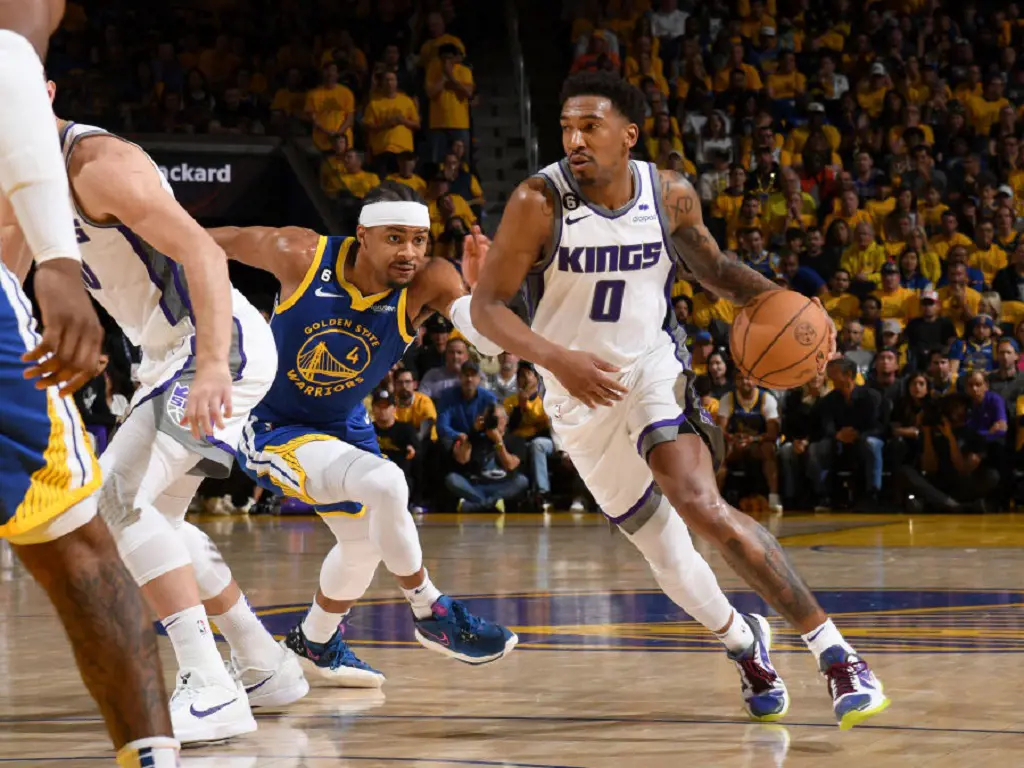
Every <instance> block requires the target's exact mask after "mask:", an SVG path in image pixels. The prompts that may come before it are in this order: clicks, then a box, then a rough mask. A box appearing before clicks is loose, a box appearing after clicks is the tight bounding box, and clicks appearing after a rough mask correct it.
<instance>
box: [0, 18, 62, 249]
mask: <svg viewBox="0 0 1024 768" xmlns="http://www.w3.org/2000/svg"><path fill="white" fill-rule="evenodd" d="M0 104H3V109H0V192H3V194H4V195H6V196H7V198H8V199H9V200H10V201H11V206H12V207H13V208H14V213H15V215H16V216H17V218H18V223H19V224H20V225H21V229H22V231H23V232H24V233H25V240H26V242H27V243H28V246H29V249H30V250H31V251H32V255H33V257H35V258H36V259H39V258H41V257H42V258H58V257H65V258H66V257H71V258H75V259H77V260H81V255H80V254H79V251H78V240H77V238H76V237H75V226H74V215H73V213H72V211H71V197H70V194H69V192H68V176H67V171H66V170H65V168H64V154H63V153H62V152H61V148H60V140H59V139H58V138H57V126H56V122H55V120H54V117H53V110H52V108H51V107H50V98H49V96H48V95H47V93H46V81H45V80H44V79H43V64H42V62H41V61H39V56H38V54H36V51H35V48H33V47H32V44H31V43H29V41H28V40H26V39H25V38H24V37H22V36H21V35H19V34H17V33H15V32H11V31H10V30H0Z"/></svg>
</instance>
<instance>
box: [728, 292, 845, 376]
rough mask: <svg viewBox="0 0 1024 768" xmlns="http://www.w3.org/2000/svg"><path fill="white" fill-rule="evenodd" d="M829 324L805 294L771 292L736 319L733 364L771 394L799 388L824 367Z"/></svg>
mask: <svg viewBox="0 0 1024 768" xmlns="http://www.w3.org/2000/svg"><path fill="white" fill-rule="evenodd" d="M830 322H831V321H830V320H829V317H828V315H827V314H826V313H825V310H824V309H822V307H821V305H819V304H817V303H816V302H815V301H813V300H812V299H809V298H807V297H806V296H804V295H802V294H799V293H796V292H795V291H766V292H765V293H762V294H761V295H760V296H758V297H757V298H756V299H754V300H753V301H752V302H750V303H749V304H747V305H746V306H745V307H744V308H743V309H742V311H740V313H739V314H737V315H736V320H735V322H733V325H732V330H731V331H730V334H729V348H730V351H731V352H732V359H733V362H734V363H735V364H736V367H737V368H738V369H739V370H741V371H743V372H744V373H746V374H749V375H750V376H751V377H753V378H754V379H756V380H757V381H758V383H760V384H761V385H762V386H765V387H768V388H769V389H792V388H793V387H799V386H800V385H801V384H805V383H807V382H808V381H810V380H811V379H812V378H814V374H815V373H816V372H817V370H818V369H819V368H820V367H821V365H822V364H823V363H824V362H825V355H826V354H828V336H829V324H830Z"/></svg>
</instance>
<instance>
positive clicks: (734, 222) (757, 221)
mask: <svg viewBox="0 0 1024 768" xmlns="http://www.w3.org/2000/svg"><path fill="white" fill-rule="evenodd" d="M750 227H753V228H754V229H759V230H761V232H764V221H762V219H761V217H760V216H755V217H754V219H753V221H747V220H745V219H744V218H743V217H742V216H740V215H739V211H737V213H736V215H735V216H732V217H730V218H728V219H726V221H725V247H726V248H728V249H729V250H730V251H735V250H736V249H737V248H739V239H738V237H737V236H738V235H739V231H740V230H741V229H747V228H750Z"/></svg>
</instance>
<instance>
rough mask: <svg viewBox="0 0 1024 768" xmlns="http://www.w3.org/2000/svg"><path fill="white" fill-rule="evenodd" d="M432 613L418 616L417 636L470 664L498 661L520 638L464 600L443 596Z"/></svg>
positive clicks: (433, 649) (421, 643)
mask: <svg viewBox="0 0 1024 768" xmlns="http://www.w3.org/2000/svg"><path fill="white" fill-rule="evenodd" d="M433 611H434V613H433V615H432V616H429V617H427V618H425V619H416V639H417V640H419V642H420V645H422V646H423V647H424V648H429V649H430V650H432V651H437V652H438V653H443V654H444V655H445V656H451V657H452V658H453V659H458V660H459V661H464V662H466V663H467V664H486V663H487V662H489V661H497V660H498V659H500V658H501V657H502V656H504V655H505V654H506V653H509V652H510V651H511V650H512V649H513V648H515V646H516V643H518V642H519V638H518V637H516V634H515V633H514V632H512V631H511V630H509V629H506V628H505V627H503V626H501V625H500V624H495V623H493V622H491V621H487V620H486V619H481V618H480V617H479V616H474V615H473V614H472V613H470V612H469V611H468V610H467V609H466V606H465V604H464V603H462V602H461V601H459V600H452V599H451V598H450V597H448V595H441V597H439V598H438V599H437V602H435V603H434V605H433Z"/></svg>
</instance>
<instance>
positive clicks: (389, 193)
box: [363, 181, 426, 205]
mask: <svg viewBox="0 0 1024 768" xmlns="http://www.w3.org/2000/svg"><path fill="white" fill-rule="evenodd" d="M370 203H420V204H421V205H426V203H425V202H423V198H422V197H420V194H419V192H417V191H416V190H415V189H413V188H412V187H408V186H406V185H405V184H402V183H400V182H397V181H383V182H381V184H380V186H379V187H374V188H373V189H371V190H370V191H369V192H367V193H366V197H364V198H363V205H369V204H370Z"/></svg>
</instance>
